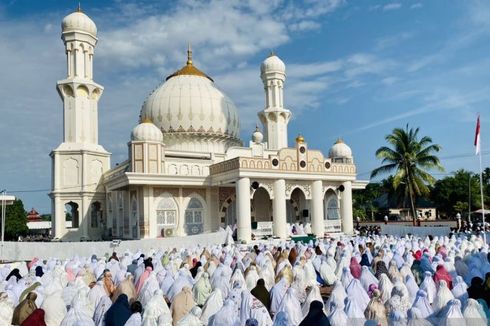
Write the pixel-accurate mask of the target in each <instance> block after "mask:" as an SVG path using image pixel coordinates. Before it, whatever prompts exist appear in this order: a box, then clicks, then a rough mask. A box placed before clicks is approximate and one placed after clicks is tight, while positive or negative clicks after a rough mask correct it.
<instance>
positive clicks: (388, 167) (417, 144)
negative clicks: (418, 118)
mask: <svg viewBox="0 0 490 326" xmlns="http://www.w3.org/2000/svg"><path fill="white" fill-rule="evenodd" d="M418 133H419V128H417V129H413V128H409V127H408V124H407V125H406V127H405V129H402V128H395V129H393V132H392V133H391V134H389V135H387V136H386V137H385V139H386V141H387V142H388V144H389V145H391V147H392V148H390V147H387V146H382V147H380V148H379V149H378V150H377V151H376V157H377V158H378V159H382V161H381V164H383V165H381V166H380V167H378V168H376V169H374V170H373V171H372V172H371V178H374V177H376V176H378V175H380V174H384V173H392V172H394V175H393V188H394V189H395V190H402V193H403V194H404V197H405V198H408V199H409V200H410V207H411V211H412V218H413V222H414V224H415V218H416V216H417V212H416V210H415V200H416V197H417V196H421V195H426V194H428V193H429V187H428V186H429V185H433V184H434V183H435V178H434V177H433V176H431V175H430V174H429V172H427V170H431V169H437V170H440V171H444V168H443V167H442V165H441V162H440V161H439V158H438V157H437V156H435V155H433V154H434V153H436V152H439V150H440V149H441V147H440V146H439V145H437V144H433V143H432V139H431V138H430V137H427V136H424V137H422V138H421V139H420V140H419V137H418ZM399 187H401V189H399Z"/></svg>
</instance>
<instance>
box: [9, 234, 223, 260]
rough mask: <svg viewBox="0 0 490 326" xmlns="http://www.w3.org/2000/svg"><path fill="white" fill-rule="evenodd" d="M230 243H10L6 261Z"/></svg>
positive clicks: (213, 239)
mask: <svg viewBox="0 0 490 326" xmlns="http://www.w3.org/2000/svg"><path fill="white" fill-rule="evenodd" d="M225 241H226V232H224V231H221V232H214V233H205V234H198V235H193V236H186V237H179V238H177V237H174V238H162V239H144V240H127V241H121V243H120V245H119V246H118V247H115V248H113V247H112V246H111V245H112V242H110V241H100V242H10V241H6V242H5V243H4V247H3V256H2V259H3V260H10V261H21V260H31V259H32V258H34V257H37V258H39V259H47V258H51V257H56V258H60V259H66V258H71V257H73V256H75V255H78V256H86V257H90V256H91V255H93V254H96V255H97V256H98V257H102V256H103V255H104V254H105V253H109V254H112V252H113V251H116V252H117V253H118V254H119V255H121V254H122V253H123V252H124V251H126V250H130V251H132V252H136V251H137V250H138V249H141V250H143V251H148V250H150V249H156V250H158V249H164V250H165V249H173V248H182V247H190V246H194V245H197V244H199V245H201V246H206V245H213V244H223V243H225Z"/></svg>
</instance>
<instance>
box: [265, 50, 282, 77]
mask: <svg viewBox="0 0 490 326" xmlns="http://www.w3.org/2000/svg"><path fill="white" fill-rule="evenodd" d="M260 72H261V74H264V73H271V72H276V73H281V74H285V73H286V65H285V64H284V62H283V61H282V60H281V59H279V57H278V56H276V55H275V54H274V53H271V55H269V57H268V58H267V59H265V60H264V61H263V62H262V64H261V65H260Z"/></svg>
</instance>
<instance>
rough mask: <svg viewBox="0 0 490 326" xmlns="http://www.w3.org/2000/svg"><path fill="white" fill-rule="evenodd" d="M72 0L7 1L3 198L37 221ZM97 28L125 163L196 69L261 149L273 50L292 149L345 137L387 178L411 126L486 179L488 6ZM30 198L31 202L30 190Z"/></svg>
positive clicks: (188, 2) (110, 111)
mask: <svg viewBox="0 0 490 326" xmlns="http://www.w3.org/2000/svg"><path fill="white" fill-rule="evenodd" d="M77 4H78V1H69V0H63V1H61V0H58V1H55V0H44V1H29V0H17V1H15V0H12V1H8V0H0V49H1V51H0V71H1V72H2V73H1V74H0V110H1V111H0V112H1V114H2V115H1V116H2V118H1V119H0V139H1V142H0V162H1V163H0V188H1V189H3V188H6V189H7V191H9V192H11V193H12V194H14V195H16V196H19V197H20V198H22V199H23V200H24V204H25V206H26V209H29V208H30V207H36V208H37V209H38V210H40V211H41V212H49V211H50V200H49V198H48V196H47V193H48V191H47V190H46V189H49V188H50V187H51V184H50V182H51V161H50V158H49V156H48V155H49V152H50V151H51V150H52V149H54V148H55V147H57V146H58V144H59V143H60V142H61V138H62V127H61V123H62V103H61V100H60V99H59V97H58V95H57V93H56V89H55V85H56V81H57V80H60V79H63V77H64V76H65V74H66V71H65V58H64V49H63V44H62V41H61V39H60V24H61V20H62V19H63V17H64V16H65V15H67V14H69V13H70V12H71V11H73V9H74V8H76V6H77ZM81 5H82V9H83V11H84V12H85V13H86V14H88V15H89V16H90V17H91V18H92V19H93V20H94V21H95V23H96V24H97V26H98V30H99V34H98V37H99V44H98V46H97V48H96V53H95V59H94V60H95V72H94V75H95V77H94V78H95V81H96V82H98V83H100V84H102V85H103V86H104V87H105V91H104V94H103V96H102V98H101V100H100V102H99V133H100V143H101V144H102V145H103V146H104V147H105V148H106V149H107V150H108V151H110V152H112V153H113V156H112V165H114V164H115V163H118V162H121V161H123V160H124V159H125V158H126V157H127V141H128V140H129V135H130V131H131V129H132V128H133V127H134V126H135V124H136V123H137V119H138V114H139V110H140V108H141V105H142V103H143V101H144V100H145V98H146V97H147V96H148V94H149V92H150V91H151V90H153V89H154V88H155V87H157V86H158V85H159V83H160V82H161V81H162V80H163V79H164V78H165V77H166V76H167V75H169V74H170V73H172V72H173V71H175V70H177V69H178V68H180V67H181V66H182V65H183V64H184V63H185V50H186V45H187V42H188V41H190V42H192V44H193V50H194V62H195V63H196V65H197V66H198V67H199V68H200V69H201V70H203V71H205V72H206V73H207V74H209V75H210V76H212V77H213V78H214V80H215V82H216V84H217V86H218V87H219V88H220V89H222V90H223V91H224V92H225V93H226V94H227V95H229V96H230V97H231V98H232V100H233V101H234V102H235V104H236V105H237V107H238V108H239V111H240V116H241V134H242V139H244V140H245V141H246V142H248V139H249V137H250V134H251V132H252V131H253V129H254V126H255V124H256V122H257V121H258V119H257V115H256V113H257V112H258V111H259V110H261V109H263V105H264V94H263V89H262V86H261V81H260V78H259V66H260V62H261V61H262V60H263V59H264V58H265V57H266V56H267V54H268V53H269V52H270V50H271V49H274V51H275V52H276V53H277V54H278V55H279V56H280V57H281V58H282V59H283V61H284V62H285V63H286V67H287V68H286V69H287V80H286V86H285V103H286V106H287V107H288V108H289V109H290V110H291V111H292V112H293V120H292V121H291V122H290V124H289V141H290V144H293V141H294V138H295V137H296V135H297V134H298V133H302V134H303V135H304V136H305V138H306V140H307V142H308V143H309V147H310V148H318V149H321V150H323V151H324V152H325V153H327V152H328V149H329V148H330V146H331V145H332V144H333V143H334V142H335V140H336V139H337V138H338V137H342V138H343V139H344V140H345V141H346V143H348V144H349V145H350V146H351V147H352V150H353V152H354V155H355V161H356V163H357V165H358V171H359V176H358V177H359V178H360V179H368V178H369V172H370V171H371V170H372V169H373V168H375V167H376V166H378V164H379V161H377V160H376V158H375V156H374V152H375V150H376V149H377V148H378V147H380V146H381V145H383V144H384V136H385V135H386V134H388V133H389V132H390V131H391V130H392V129H393V128H395V127H400V126H404V125H405V124H407V123H409V124H410V125H411V126H417V127H420V129H421V134H424V135H429V136H431V137H432V138H433V140H434V142H436V143H438V144H440V145H441V146H442V151H441V153H440V156H441V158H442V163H443V165H444V166H445V168H446V172H447V173H450V172H451V171H455V170H457V169H459V168H466V169H470V170H473V171H477V170H478V161H477V158H476V157H475V156H474V155H472V154H473V152H474V148H473V137H474V129H475V121H476V114H477V113H478V112H479V113H481V115H482V121H481V128H482V148H483V152H484V154H487V155H484V156H483V161H484V165H485V166H488V165H489V164H490V162H489V157H490V155H488V154H490V55H489V54H490V2H488V1H481V2H480V1H445V0H432V1H400V2H392V1H354V0H350V1H348V0H345V1H342V0H324V1H315V0H305V1H303V2H299V1H286V0H272V1H267V2H266V1H261V0H247V1H238V0H237V1H193V0H185V1H136V0H135V1H122V0H121V1H99V0H97V1H96V0H92V1H82V4H81ZM438 176H441V175H438ZM25 190H28V191H29V192H18V191H25Z"/></svg>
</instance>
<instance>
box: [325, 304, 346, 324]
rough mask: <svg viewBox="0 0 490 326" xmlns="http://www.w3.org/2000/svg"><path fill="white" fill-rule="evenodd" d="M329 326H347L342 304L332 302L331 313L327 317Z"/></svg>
mask: <svg viewBox="0 0 490 326" xmlns="http://www.w3.org/2000/svg"><path fill="white" fill-rule="evenodd" d="M328 320H329V321H330V325H331V326H345V325H348V317H347V315H346V314H345V312H344V305H343V303H336V302H332V305H331V313H330V315H329V316H328Z"/></svg>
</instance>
